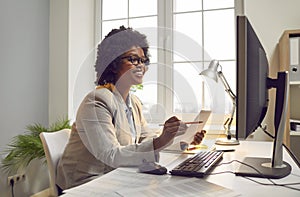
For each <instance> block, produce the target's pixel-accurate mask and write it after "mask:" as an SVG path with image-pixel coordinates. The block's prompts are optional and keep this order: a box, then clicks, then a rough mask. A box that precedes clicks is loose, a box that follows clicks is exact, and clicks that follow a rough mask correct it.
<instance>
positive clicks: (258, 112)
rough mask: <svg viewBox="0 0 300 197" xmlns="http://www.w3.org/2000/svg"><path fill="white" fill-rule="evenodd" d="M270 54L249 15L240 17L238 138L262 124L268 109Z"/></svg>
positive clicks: (247, 134) (238, 39) (238, 23)
mask: <svg viewBox="0 0 300 197" xmlns="http://www.w3.org/2000/svg"><path fill="white" fill-rule="evenodd" d="M268 71H269V65H268V60H267V57H266V53H265V51H264V48H263V46H262V44H261V43H260V41H259V39H258V37H257V35H256V34H255V32H254V30H253V28H252V26H251V24H250V23H249V21H248V19H247V18H246V17H245V16H238V17H237V72H238V74H237V114H238V116H237V131H238V132H237V136H236V137H237V139H245V138H247V137H248V136H249V135H250V134H251V133H252V132H254V131H255V130H256V128H257V127H258V126H259V125H260V124H261V122H262V120H263V119H264V117H265V114H266V112H267V108H268V88H267V78H268Z"/></svg>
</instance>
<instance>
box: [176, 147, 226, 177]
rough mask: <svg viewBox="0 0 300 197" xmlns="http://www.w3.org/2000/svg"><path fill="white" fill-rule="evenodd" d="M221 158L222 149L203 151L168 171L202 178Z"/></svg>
mask: <svg viewBox="0 0 300 197" xmlns="http://www.w3.org/2000/svg"><path fill="white" fill-rule="evenodd" d="M222 158H223V152H222V151H203V152H199V153H197V154H195V155H194V156H192V157H190V158H188V159H186V160H184V161H183V162H182V163H180V164H179V165H177V166H176V167H175V168H174V169H172V170H171V171H170V173H171V174H172V175H178V176H189V177H199V178H202V177H204V176H205V175H207V174H208V172H209V171H211V170H212V168H213V167H214V165H215V164H216V163H218V162H219V161H221V160H222Z"/></svg>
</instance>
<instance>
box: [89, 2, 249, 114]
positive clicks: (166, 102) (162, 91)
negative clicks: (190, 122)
mask: <svg viewBox="0 0 300 197" xmlns="http://www.w3.org/2000/svg"><path fill="white" fill-rule="evenodd" d="M127 1H128V2H129V0H127ZM102 7H103V5H102V0H95V38H94V40H95V46H97V44H98V43H99V42H100V41H101V38H102V34H101V29H102V21H103V20H102V15H101V13H102V12H101V10H102ZM157 7H158V9H157V23H158V27H166V28H167V29H169V28H170V29H172V30H173V17H174V15H173V0H157ZM128 9H129V8H128ZM187 13H188V12H187ZM243 13H244V0H234V16H235V17H236V16H237V15H242V14H243ZM126 19H127V21H129V20H128V19H129V16H127V18H126ZM202 20H204V19H203V17H202ZM202 22H203V21H202ZM127 23H128V22H127ZM127 25H128V24H127ZM202 32H204V27H203V23H202ZM202 42H204V41H203V39H202ZM157 43H158V46H162V47H163V48H164V49H170V50H158V54H157V64H158V65H160V64H161V65H173V63H176V62H174V61H173V55H172V53H171V52H166V51H172V50H173V34H172V33H169V32H167V31H166V30H165V29H163V30H160V31H158V37H157ZM202 44H203V43H202ZM203 64H204V62H203ZM203 66H204V65H203ZM172 70H173V68H172ZM157 80H158V84H165V85H164V86H158V88H157V103H158V104H160V105H162V106H164V108H165V110H166V112H167V114H174V109H173V98H174V95H173V94H172V93H171V92H170V91H167V89H166V87H173V72H168V70H167V68H166V67H165V66H158V67H157ZM202 87H204V84H202ZM202 95H204V94H203V93H202ZM201 99H202V102H205V99H204V96H202V98H201ZM192 114H193V113H192ZM193 115H195V114H193Z"/></svg>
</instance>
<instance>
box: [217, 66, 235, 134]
mask: <svg viewBox="0 0 300 197" xmlns="http://www.w3.org/2000/svg"><path fill="white" fill-rule="evenodd" d="M218 76H219V78H220V79H221V81H222V83H223V85H224V87H225V91H226V92H227V93H228V95H229V96H230V98H231V99H232V103H233V105H232V110H231V114H230V118H228V119H227V120H226V122H225V123H224V128H225V130H226V132H227V138H228V139H231V132H230V128H231V124H232V121H233V117H234V113H235V108H236V96H235V94H234V93H233V91H232V90H231V88H230V86H229V84H228V82H227V80H226V78H225V76H224V74H223V72H222V71H218Z"/></svg>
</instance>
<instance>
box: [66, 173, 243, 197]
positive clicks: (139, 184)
mask: <svg viewBox="0 0 300 197" xmlns="http://www.w3.org/2000/svg"><path fill="white" fill-rule="evenodd" d="M64 193H65V194H64V195H62V196H63V197H68V196H72V197H77V196H78V197H79V196H89V197H95V196H118V197H120V196H195V194H197V195H199V196H221V195H222V196H226V197H231V196H238V195H237V194H236V193H235V192H233V191H232V190H229V189H227V188H224V187H221V186H219V185H216V184H213V183H210V182H207V181H205V180H204V179H197V178H188V177H180V176H171V175H168V174H166V175H160V176H157V175H150V174H143V173H137V172H130V171H126V170H122V169H116V170H114V171H112V172H110V173H108V174H106V175H103V176H102V177H99V178H98V179H95V180H93V181H90V182H88V183H86V184H83V185H80V186H77V187H74V188H71V189H68V190H65V191H64Z"/></svg>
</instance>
